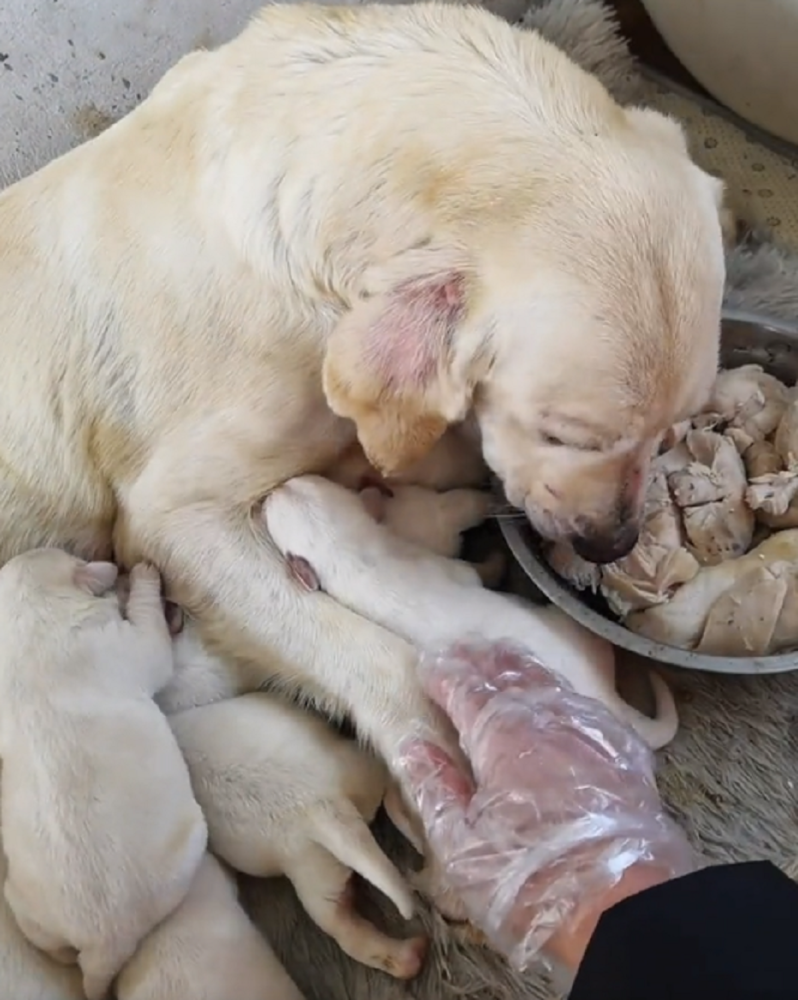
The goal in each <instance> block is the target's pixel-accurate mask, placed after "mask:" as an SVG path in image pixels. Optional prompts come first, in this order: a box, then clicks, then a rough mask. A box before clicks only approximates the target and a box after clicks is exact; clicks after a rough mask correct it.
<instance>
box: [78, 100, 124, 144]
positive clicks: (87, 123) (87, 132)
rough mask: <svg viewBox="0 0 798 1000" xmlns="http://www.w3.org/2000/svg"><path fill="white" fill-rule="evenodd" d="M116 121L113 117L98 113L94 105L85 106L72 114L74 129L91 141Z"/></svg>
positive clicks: (98, 110) (103, 112)
mask: <svg viewBox="0 0 798 1000" xmlns="http://www.w3.org/2000/svg"><path fill="white" fill-rule="evenodd" d="M115 121H116V119H115V118H114V117H113V115H109V114H107V113H106V112H105V111H100V109H99V108H98V107H96V106H95V105H94V104H86V105H84V106H83V107H82V108H78V110H77V111H76V112H75V114H74V122H75V127H76V128H77V129H78V131H79V132H80V134H81V135H83V136H85V138H86V139H93V138H94V137H95V136H98V135H99V134H100V133H101V132H104V131H105V130H106V129H107V128H108V127H109V126H110V125H113V124H114V122H115Z"/></svg>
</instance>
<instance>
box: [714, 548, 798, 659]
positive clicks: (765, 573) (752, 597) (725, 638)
mask: <svg viewBox="0 0 798 1000" xmlns="http://www.w3.org/2000/svg"><path fill="white" fill-rule="evenodd" d="M794 573H795V566H792V565H790V563H786V562H778V563H773V564H771V565H760V566H756V567H755V568H754V569H752V570H749V571H748V572H747V573H743V574H742V576H741V577H740V578H739V579H738V580H737V582H736V583H735V584H733V586H731V587H730V588H729V589H728V590H727V591H726V592H725V593H724V594H721V596H720V597H719V598H718V599H717V601H715V603H714V604H713V605H712V607H711V608H710V610H709V617H708V618H707V623H706V626H705V628H704V634H703V635H702V636H701V641H700V642H699V643H698V645H697V646H696V651H697V652H699V653H707V654H709V655H710V656H767V655H768V654H769V653H770V652H772V646H773V636H774V632H775V629H776V624H777V622H778V621H779V618H780V616H781V612H782V607H783V605H784V599H785V597H786V596H787V589H788V586H789V583H790V578H791V576H792V575H793V574H794Z"/></svg>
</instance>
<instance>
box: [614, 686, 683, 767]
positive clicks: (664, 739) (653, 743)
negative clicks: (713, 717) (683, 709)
mask: <svg viewBox="0 0 798 1000" xmlns="http://www.w3.org/2000/svg"><path fill="white" fill-rule="evenodd" d="M649 677H650V679H651V687H652V688H653V689H654V702H655V706H656V714H655V716H654V718H653V719H652V718H649V716H647V715H644V714H643V713H642V712H639V711H638V710H637V709H636V708H633V707H632V706H631V705H629V704H628V703H627V702H623V705H624V713H623V714H624V716H625V718H626V721H627V722H628V723H629V725H630V726H632V727H633V728H634V729H635V730H636V731H637V733H638V734H639V735H640V736H641V737H642V738H643V739H644V740H645V741H646V743H648V745H649V746H650V747H651V749H652V750H659V749H661V748H662V747H664V746H667V744H668V743H670V742H671V740H672V739H673V738H674V736H675V735H676V733H677V732H678V731H679V712H678V710H677V708H676V700H675V698H674V697H673V692H672V691H671V689H670V688H669V687H668V685H667V684H666V682H665V681H664V680H663V679H662V677H660V675H659V674H658V673H655V672H654V671H653V670H652V671H650V672H649Z"/></svg>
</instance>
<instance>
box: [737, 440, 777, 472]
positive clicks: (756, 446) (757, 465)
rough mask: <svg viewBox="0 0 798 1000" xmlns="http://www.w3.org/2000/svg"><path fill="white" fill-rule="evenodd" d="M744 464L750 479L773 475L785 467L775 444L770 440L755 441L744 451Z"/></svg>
mask: <svg viewBox="0 0 798 1000" xmlns="http://www.w3.org/2000/svg"><path fill="white" fill-rule="evenodd" d="M743 464H744V465H745V472H746V475H747V476H748V479H749V480H751V479H758V478H759V477H760V476H771V475H773V474H774V473H776V472H781V470H782V469H783V468H784V466H783V465H782V464H781V459H780V458H779V453H778V452H777V451H776V448H775V445H773V444H771V443H770V441H754V443H753V444H752V445H751V446H750V447H748V448H746V449H745V451H744V452H743Z"/></svg>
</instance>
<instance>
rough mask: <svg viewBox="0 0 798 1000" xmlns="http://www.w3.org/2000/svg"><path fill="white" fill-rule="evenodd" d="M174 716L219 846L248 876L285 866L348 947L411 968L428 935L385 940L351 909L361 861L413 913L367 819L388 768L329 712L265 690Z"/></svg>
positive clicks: (380, 963)
mask: <svg viewBox="0 0 798 1000" xmlns="http://www.w3.org/2000/svg"><path fill="white" fill-rule="evenodd" d="M170 721H171V724H172V728H173V730H174V733H175V736H176V737H177V742H178V743H179V744H180V749H181V750H182V751H183V754H184V756H185V759H186V762H187V764H188V767H189V771H190V772H191V780H192V783H193V786H194V792H195V794H196V796H197V800H198V801H199V803H200V804H201V806H202V808H203V811H204V813H205V817H206V819H207V822H208V831H209V843H210V846H211V848H212V849H213V851H214V853H216V854H218V856H219V857H220V858H223V859H224V860H225V861H226V862H227V863H228V864H229V865H231V866H232V867H233V868H235V869H236V870H237V871H240V872H244V873H245V874H247V875H254V876H258V877H268V876H272V875H286V876H287V877H288V878H289V879H290V880H291V882H292V884H293V886H294V889H295V890H296V893H297V895H298V897H299V901H300V902H301V903H302V905H303V906H304V908H305V910H307V912H308V914H309V915H310V916H311V917H312V919H313V920H314V921H315V922H316V923H317V924H318V926H319V927H320V928H321V929H322V930H323V931H325V933H327V934H329V935H330V936H331V937H332V938H334V939H335V940H336V941H337V942H338V944H339V945H340V947H341V948H342V949H343V950H344V951H345V952H346V953H347V955H350V956H351V957H352V958H354V959H356V960H357V961H358V962H362V963H363V964H364V965H369V966H372V967H373V968H375V969H382V970H383V971H385V972H388V973H390V974H391V975H393V976H396V977H397V978H400V979H409V978H411V977H413V976H415V975H416V974H417V973H418V971H419V969H420V967H421V962H422V959H423V955H424V951H425V942H424V940H423V938H413V939H410V940H405V941H397V940H394V939H393V938H390V937H387V936H386V935H385V934H382V933H381V932H380V931H378V930H377V929H376V927H374V926H373V925H372V924H370V923H369V922H368V921H366V920H364V919H363V918H361V917H359V916H358V915H357V914H356V912H355V910H354V908H353V906H352V897H351V888H352V886H351V875H352V871H353V870H354V871H356V872H358V873H359V874H360V875H362V876H363V878H365V879H366V880H367V881H369V882H371V883H372V885H375V886H376V887H377V888H378V889H380V891H381V892H384V893H385V895H386V896H388V897H389V898H390V899H391V900H392V901H393V902H394V904H395V905H396V907H397V909H398V910H399V912H400V913H401V914H402V916H404V917H406V918H409V917H410V916H411V915H412V912H413V899H412V893H411V892H410V889H409V888H408V886H407V885H406V883H405V881H404V879H403V878H402V876H401V875H400V874H399V872H398V871H397V870H396V869H395V868H394V866H393V865H392V864H391V862H390V861H389V860H388V858H387V857H386V856H385V855H384V854H383V852H382V851H381V850H380V848H379V847H378V845H377V843H376V841H375V840H374V837H373V836H372V834H371V831H370V830H369V828H368V825H367V824H368V823H370V822H371V820H372V819H373V818H374V816H375V814H376V812H377V810H378V809H379V807H380V803H381V802H382V800H383V798H384V796H385V792H386V788H387V784H388V775H387V771H386V769H385V766H384V765H383V764H382V763H381V762H380V761H379V760H377V758H376V757H374V756H372V755H371V754H368V753H366V752H365V751H363V750H361V749H360V748H359V747H358V746H357V744H356V743H355V742H354V741H352V740H346V739H344V738H342V737H341V736H339V735H337V734H336V733H335V732H334V731H333V730H332V729H331V728H330V727H329V726H328V725H326V723H324V722H323V721H322V720H321V719H319V718H316V717H314V716H311V715H310V714H308V713H306V712H302V711H300V710H299V709H297V708H294V707H293V706H290V705H287V704H284V703H282V702H281V701H279V700H278V699H276V698H274V697H272V696H270V695H268V694H263V693H256V694H248V695H244V696H243V697H240V698H234V699H232V700H231V701H223V702H219V703H218V704H214V705H208V706H206V707H204V708H194V709H189V710H188V711H186V712H181V713H179V714H178V715H175V716H172V718H171V719H170Z"/></svg>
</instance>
